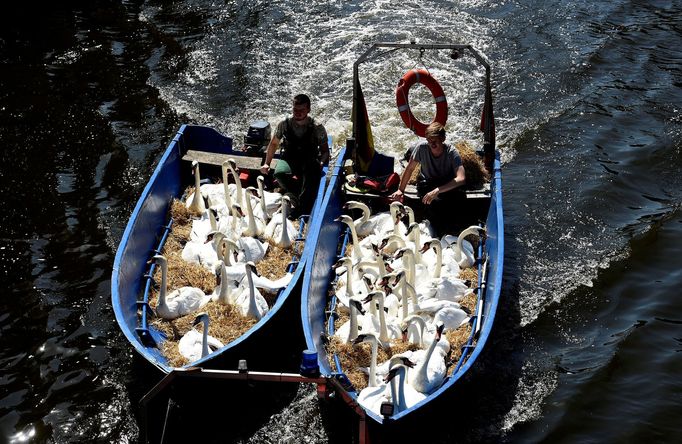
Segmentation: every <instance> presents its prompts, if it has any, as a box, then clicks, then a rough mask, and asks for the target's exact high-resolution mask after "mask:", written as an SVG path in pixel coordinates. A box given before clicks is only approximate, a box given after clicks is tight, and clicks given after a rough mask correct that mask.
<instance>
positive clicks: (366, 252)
mask: <svg viewBox="0 0 682 444" xmlns="http://www.w3.org/2000/svg"><path fill="white" fill-rule="evenodd" d="M334 222H341V223H344V224H346V225H347V226H348V228H349V229H350V235H351V243H352V244H353V262H360V260H361V259H362V258H363V257H372V255H373V251H372V250H370V249H367V248H363V246H362V245H361V244H360V239H359V238H358V233H357V231H356V230H355V224H354V223H353V219H352V218H351V217H350V216H348V215H345V214H342V215H341V216H339V217H337V218H336V219H334Z"/></svg>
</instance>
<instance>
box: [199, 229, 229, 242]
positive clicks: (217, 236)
mask: <svg viewBox="0 0 682 444" xmlns="http://www.w3.org/2000/svg"><path fill="white" fill-rule="evenodd" d="M223 239H225V233H223V232H222V231H218V230H211V231H209V232H208V234H207V235H206V242H204V243H205V244H207V243H209V242H215V244H216V245H220V243H221V242H222V241H223Z"/></svg>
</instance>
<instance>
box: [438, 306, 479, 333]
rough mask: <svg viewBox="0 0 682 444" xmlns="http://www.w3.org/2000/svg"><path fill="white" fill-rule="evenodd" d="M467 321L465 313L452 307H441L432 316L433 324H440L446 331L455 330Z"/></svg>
mask: <svg viewBox="0 0 682 444" xmlns="http://www.w3.org/2000/svg"><path fill="white" fill-rule="evenodd" d="M469 319H470V318H469V315H468V314H467V312H466V311H464V310H462V309H461V308H457V307H453V306H450V307H443V308H441V309H440V310H438V311H437V312H436V313H435V314H434V315H433V323H434V324H435V323H437V322H441V323H443V325H444V326H445V328H447V329H448V330H457V329H458V328H459V327H461V326H462V325H464V324H466V323H467V322H469Z"/></svg>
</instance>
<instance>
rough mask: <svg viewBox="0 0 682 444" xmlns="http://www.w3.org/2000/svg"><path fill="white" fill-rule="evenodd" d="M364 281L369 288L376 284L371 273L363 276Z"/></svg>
mask: <svg viewBox="0 0 682 444" xmlns="http://www.w3.org/2000/svg"><path fill="white" fill-rule="evenodd" d="M362 281H363V282H364V283H365V285H367V288H373V287H374V284H375V283H376V282H375V279H374V276H372V275H371V274H369V273H364V274H363V275H362Z"/></svg>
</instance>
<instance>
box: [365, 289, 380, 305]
mask: <svg viewBox="0 0 682 444" xmlns="http://www.w3.org/2000/svg"><path fill="white" fill-rule="evenodd" d="M385 297H386V294H385V293H384V292H383V291H382V290H374V291H372V292H370V293H369V294H367V297H366V298H365V299H364V300H363V301H362V302H364V303H367V302H371V301H372V300H374V299H375V298H379V299H383V298H385Z"/></svg>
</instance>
